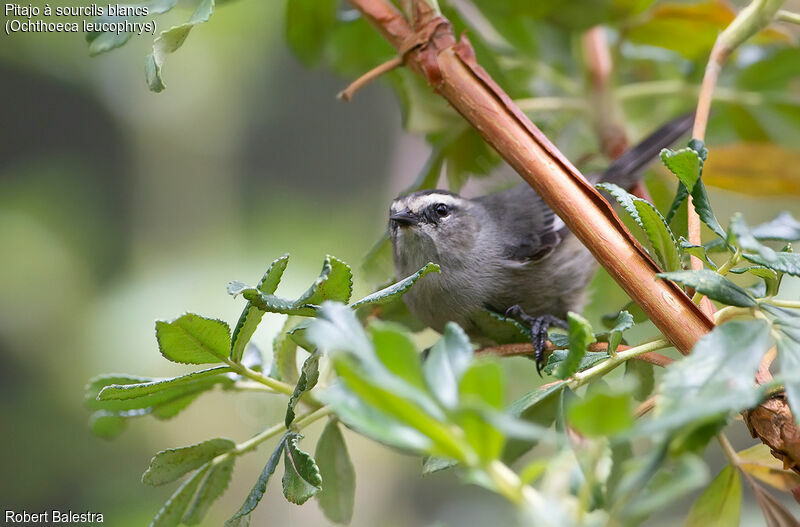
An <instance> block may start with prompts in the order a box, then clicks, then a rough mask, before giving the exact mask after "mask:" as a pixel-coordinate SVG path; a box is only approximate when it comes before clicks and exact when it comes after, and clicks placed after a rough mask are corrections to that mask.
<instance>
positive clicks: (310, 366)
mask: <svg viewBox="0 0 800 527" xmlns="http://www.w3.org/2000/svg"><path fill="white" fill-rule="evenodd" d="M319 358H320V354H319V352H314V353H312V354H311V355H309V356H308V358H307V359H306V361H305V362H304V363H303V369H302V371H301V372H300V379H298V381H297V385H296V386H295V387H294V392H292V396H291V397H289V404H288V406H287V408H286V418H285V420H284V422H285V423H286V428H289V426H291V424H292V422H293V421H294V417H295V415H294V407H295V406H296V405H297V403H298V402H299V401H300V397H302V395H303V394H304V393H306V392H309V391H311V389H312V388H314V386H316V385H317V381H318V380H319Z"/></svg>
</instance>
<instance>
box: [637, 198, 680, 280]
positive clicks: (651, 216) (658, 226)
mask: <svg viewBox="0 0 800 527" xmlns="http://www.w3.org/2000/svg"><path fill="white" fill-rule="evenodd" d="M634 206H635V207H636V211H637V212H638V213H639V218H640V220H641V225H642V228H643V229H644V232H645V234H647V239H648V240H649V241H650V246H651V247H652V248H653V251H654V256H655V257H656V260H658V262H659V263H660V265H661V268H662V269H665V270H667V271H675V270H678V269H681V256H680V250H679V249H678V242H677V241H676V240H675V236H674V235H673V234H672V231H671V230H670V228H669V225H668V224H667V222H666V220H665V219H664V218H663V217H662V216H661V214H660V213H659V212H658V210H656V208H655V207H654V206H653V204H652V203H650V202H649V201H645V200H642V199H636V200H635V201H634Z"/></svg>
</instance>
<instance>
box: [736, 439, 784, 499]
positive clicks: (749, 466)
mask: <svg viewBox="0 0 800 527" xmlns="http://www.w3.org/2000/svg"><path fill="white" fill-rule="evenodd" d="M737 456H738V457H739V460H740V461H741V463H740V464H739V468H740V469H741V470H743V471H745V472H747V473H748V474H750V475H751V476H753V477H755V478H757V479H759V480H761V481H762V482H764V483H766V484H767V485H770V486H772V487H774V488H776V489H778V490H782V491H784V492H791V490H792V489H794V488H796V487H798V486H800V475H798V474H797V473H796V472H794V471H793V470H785V469H784V468H783V462H782V461H779V460H778V459H776V458H775V456H773V455H772V452H771V450H770V448H769V447H768V446H767V445H765V444H763V443H759V444H757V445H754V446H752V447H750V448H748V449H746V450H742V451H741V452H737Z"/></svg>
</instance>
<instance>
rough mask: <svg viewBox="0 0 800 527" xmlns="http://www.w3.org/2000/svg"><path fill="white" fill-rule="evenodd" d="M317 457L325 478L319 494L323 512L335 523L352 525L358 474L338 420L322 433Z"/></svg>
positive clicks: (331, 422) (332, 421)
mask: <svg viewBox="0 0 800 527" xmlns="http://www.w3.org/2000/svg"><path fill="white" fill-rule="evenodd" d="M314 457H315V458H316V460H317V465H318V466H319V473H320V476H321V477H322V488H320V489H319V492H317V502H318V503H319V506H320V508H321V509H322V512H323V513H325V517H326V518H328V520H330V521H332V522H333V523H340V524H348V523H350V520H351V519H352V517H353V505H354V503H355V490H356V473H355V469H354V468H353V462H352V461H350V454H349V453H348V452H347V445H346V444H345V442H344V437H342V432H341V431H340V430H339V424H338V422H337V421H336V420H330V421H328V424H326V425H325V428H324V429H323V430H322V435H320V437H319V441H317V450H316V452H315V453H314Z"/></svg>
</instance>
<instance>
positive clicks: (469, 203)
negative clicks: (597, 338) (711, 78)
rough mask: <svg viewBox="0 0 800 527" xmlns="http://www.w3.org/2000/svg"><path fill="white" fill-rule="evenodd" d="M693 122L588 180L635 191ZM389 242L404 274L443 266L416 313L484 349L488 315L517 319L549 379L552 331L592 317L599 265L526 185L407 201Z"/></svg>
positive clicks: (669, 128)
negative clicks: (482, 318) (590, 292)
mask: <svg viewBox="0 0 800 527" xmlns="http://www.w3.org/2000/svg"><path fill="white" fill-rule="evenodd" d="M693 119H694V116H693V115H691V114H689V115H683V116H680V117H678V118H676V119H673V120H672V121H670V122H668V123H667V124H665V125H664V126H662V127H660V128H659V129H658V130H656V131H655V132H653V133H652V134H651V135H650V136H648V137H647V138H645V139H644V140H643V141H642V142H640V143H639V144H637V145H636V146H634V147H633V148H631V149H630V150H628V151H627V152H625V153H624V154H622V155H621V156H620V157H619V158H617V159H616V160H615V161H614V162H612V163H611V164H610V165H609V166H608V168H607V169H606V170H605V171H603V172H601V173H595V174H589V175H588V176H587V179H588V180H589V182H590V183H592V184H596V183H601V182H608V183H614V184H616V185H618V186H620V187H622V188H625V189H630V188H631V187H633V186H634V184H635V183H636V182H638V181H639V179H640V178H641V176H642V173H643V172H644V170H645V169H646V168H647V166H648V165H649V164H650V163H652V162H653V161H654V160H655V159H656V158H657V157H658V154H659V153H660V152H661V150H662V149H663V148H667V147H669V146H670V145H672V144H673V143H674V142H675V141H677V140H678V139H679V138H680V137H681V136H683V135H684V134H686V133H687V132H688V130H689V128H690V127H691V125H692V122H693ZM389 236H390V239H391V244H392V257H393V260H394V267H395V271H396V273H397V276H399V277H402V276H409V275H411V274H413V273H414V272H416V271H417V270H418V269H420V268H422V267H423V266H424V265H426V264H427V263H428V262H433V263H436V264H438V265H439V268H440V272H439V273H438V274H430V275H428V276H427V277H426V279H425V280H420V281H419V282H418V283H417V284H415V286H414V287H412V288H411V289H410V290H409V291H408V292H407V293H406V294H405V295H404V297H403V300H404V302H405V303H406V305H407V306H408V308H409V310H410V311H411V313H412V314H413V315H415V316H416V317H417V318H418V319H419V320H420V321H421V322H422V323H423V324H425V325H427V326H428V327H430V328H432V329H434V330H436V331H438V332H440V333H441V332H442V331H443V330H444V327H445V325H446V324H447V323H448V322H455V323H457V324H458V325H459V326H461V328H462V329H463V330H464V331H465V332H466V333H467V334H468V335H469V336H470V337H471V338H473V339H474V340H476V341H479V342H483V341H486V338H487V336H486V335H483V334H482V331H481V328H480V325H479V322H478V319H477V317H478V316H479V314H481V313H484V312H485V310H489V311H492V312H494V313H497V314H501V315H504V316H506V317H511V318H515V319H517V320H518V321H519V322H521V323H523V324H525V325H526V326H528V327H529V328H530V329H531V341H532V343H533V346H534V352H535V353H534V355H535V360H536V366H537V371H538V372H539V374H540V375H541V370H542V367H543V365H544V361H545V345H546V340H547V332H548V330H549V329H550V328H551V327H562V328H565V327H566V322H565V319H566V318H567V313H568V312H570V311H572V312H576V313H580V312H581V311H582V309H583V307H584V305H585V304H586V301H587V289H588V286H589V282H590V281H591V279H592V277H593V275H594V273H595V270H596V268H597V262H596V261H595V259H594V257H593V256H592V255H591V253H590V252H589V250H588V249H586V247H584V246H583V245H582V244H581V242H580V241H579V240H578V238H577V237H575V236H574V235H573V234H572V233H571V232H570V231H569V229H568V228H567V227H566V225H565V224H564V222H563V221H562V220H561V219H560V218H559V217H558V216H557V215H556V214H555V213H554V212H553V210H552V209H550V207H548V206H547V204H546V203H545V202H544V201H543V200H542V198H541V197H540V196H539V195H538V194H537V193H536V192H535V191H534V190H533V189H532V188H531V187H530V186H529V185H527V184H526V183H522V184H519V185H517V186H514V187H512V188H510V189H507V190H505V191H501V192H497V193H494V194H489V195H485V196H481V197H476V198H471V199H469V198H464V197H462V196H460V195H458V194H456V193H454V192H450V191H447V190H440V189H436V190H422V191H417V192H412V193H410V194H406V195H401V196H399V197H397V198H396V199H395V200H393V202H392V204H391V207H390V210H389Z"/></svg>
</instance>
